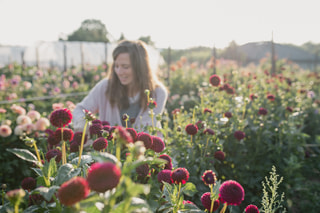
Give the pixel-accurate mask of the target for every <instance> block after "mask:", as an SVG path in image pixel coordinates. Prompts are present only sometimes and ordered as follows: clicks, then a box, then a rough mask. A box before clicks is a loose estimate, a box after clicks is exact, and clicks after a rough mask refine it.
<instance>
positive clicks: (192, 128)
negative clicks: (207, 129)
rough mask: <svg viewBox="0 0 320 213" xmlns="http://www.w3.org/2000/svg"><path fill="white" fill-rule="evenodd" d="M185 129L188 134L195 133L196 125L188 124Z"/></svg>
mask: <svg viewBox="0 0 320 213" xmlns="http://www.w3.org/2000/svg"><path fill="white" fill-rule="evenodd" d="M185 130H186V132H187V133H188V134H189V135H195V134H197V132H198V127H197V126H196V125H194V124H188V125H187V126H186V128H185Z"/></svg>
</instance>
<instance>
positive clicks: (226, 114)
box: [224, 112, 232, 118]
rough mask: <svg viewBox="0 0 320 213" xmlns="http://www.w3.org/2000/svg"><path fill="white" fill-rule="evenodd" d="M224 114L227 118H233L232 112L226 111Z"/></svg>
mask: <svg viewBox="0 0 320 213" xmlns="http://www.w3.org/2000/svg"><path fill="white" fill-rule="evenodd" d="M224 116H225V117H227V118H231V117H232V113H231V112H225V113H224Z"/></svg>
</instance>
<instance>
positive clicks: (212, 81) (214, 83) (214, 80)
mask: <svg viewBox="0 0 320 213" xmlns="http://www.w3.org/2000/svg"><path fill="white" fill-rule="evenodd" d="M209 81H210V84H211V85H212V86H214V87H217V86H219V85H220V82H221V78H220V77H219V76H218V75H211V76H210V79H209Z"/></svg>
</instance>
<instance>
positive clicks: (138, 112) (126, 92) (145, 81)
mask: <svg viewBox="0 0 320 213" xmlns="http://www.w3.org/2000/svg"><path fill="white" fill-rule="evenodd" d="M112 56H113V64H112V66H111V71H110V72H109V73H108V76H107V78H105V79H102V80H101V81H100V82H99V83H97V85H95V86H94V87H93V88H92V89H91V91H90V92H89V94H88V95H87V96H86V97H85V98H84V99H83V100H82V101H81V102H80V103H78V104H77V105H76V108H75V109H74V111H73V125H74V130H75V131H82V130H83V127H84V124H85V120H84V113H83V110H84V109H86V110H89V111H91V112H92V113H98V114H99V120H101V121H108V122H109V123H110V125H111V126H116V125H122V126H126V124H125V122H124V120H123V119H122V117H123V115H124V114H127V115H129V121H128V126H129V127H133V128H135V129H136V130H137V131H139V130H142V129H143V128H144V127H145V126H147V125H152V121H151V117H150V114H149V109H148V97H147V95H146V94H145V91H146V90H149V91H150V98H152V99H153V100H154V101H156V103H157V106H156V107H155V108H154V109H153V112H154V124H156V126H157V127H161V124H160V122H159V121H158V122H157V121H156V119H155V117H156V115H158V114H162V113H163V111H164V107H165V104H166V101H167V97H168V94H167V91H166V89H165V87H164V85H163V84H162V83H161V82H159V81H158V79H157V77H156V76H155V74H154V73H153V72H152V70H151V69H150V65H149V57H148V54H147V50H146V48H145V43H143V42H142V41H127V40H124V41H122V42H120V43H119V45H118V46H117V47H116V48H115V49H114V51H113V54H112Z"/></svg>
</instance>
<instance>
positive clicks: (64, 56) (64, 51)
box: [63, 42, 67, 72]
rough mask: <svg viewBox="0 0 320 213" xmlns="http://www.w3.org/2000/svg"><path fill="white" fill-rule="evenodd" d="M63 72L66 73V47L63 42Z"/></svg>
mask: <svg viewBox="0 0 320 213" xmlns="http://www.w3.org/2000/svg"><path fill="white" fill-rule="evenodd" d="M63 71H64V72H67V45H66V43H65V42H63Z"/></svg>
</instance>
